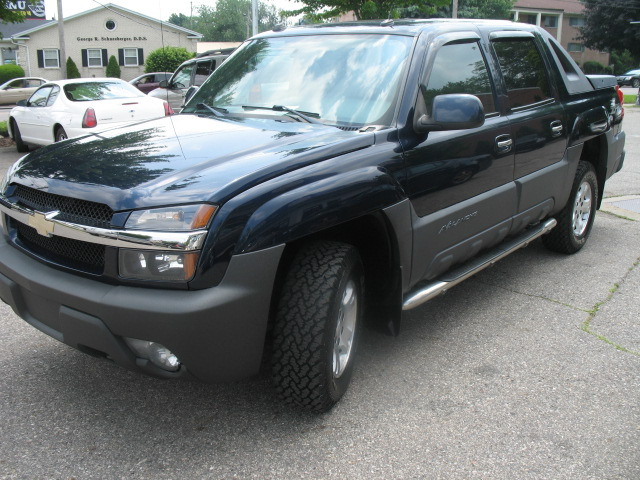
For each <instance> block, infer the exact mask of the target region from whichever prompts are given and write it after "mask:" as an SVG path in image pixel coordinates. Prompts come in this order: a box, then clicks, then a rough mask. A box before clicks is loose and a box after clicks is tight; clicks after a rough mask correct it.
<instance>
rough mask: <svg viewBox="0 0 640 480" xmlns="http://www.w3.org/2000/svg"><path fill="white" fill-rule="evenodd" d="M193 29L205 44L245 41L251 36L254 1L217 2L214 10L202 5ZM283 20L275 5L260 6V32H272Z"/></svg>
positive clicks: (223, 0) (259, 4)
mask: <svg viewBox="0 0 640 480" xmlns="http://www.w3.org/2000/svg"><path fill="white" fill-rule="evenodd" d="M193 20H194V24H193V30H195V31H197V32H199V33H202V34H203V35H204V37H203V38H202V41H204V42H242V41H243V40H245V39H247V38H248V37H250V36H251V0H218V2H217V3H216V6H215V8H214V7H209V6H207V5H202V6H201V7H199V8H198V16H197V17H194V19H193ZM283 21H284V18H283V17H282V15H281V13H280V12H278V10H277V9H276V7H275V6H273V5H268V4H266V3H263V2H259V3H258V31H259V32H264V31H266V30H272V29H273V28H274V27H275V26H276V25H277V24H278V23H282V22H283Z"/></svg>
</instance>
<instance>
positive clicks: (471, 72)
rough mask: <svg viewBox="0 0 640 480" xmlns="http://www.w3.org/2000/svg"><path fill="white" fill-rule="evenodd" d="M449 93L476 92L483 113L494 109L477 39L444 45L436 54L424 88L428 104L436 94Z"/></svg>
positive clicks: (487, 75) (429, 105)
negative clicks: (471, 41)
mask: <svg viewBox="0 0 640 480" xmlns="http://www.w3.org/2000/svg"><path fill="white" fill-rule="evenodd" d="M424 80H425V79H423V83H424ZM450 93H469V94H471V95H475V96H477V97H478V98H479V99H480V101H481V102H482V105H483V107H484V111H485V113H491V112H495V111H496V108H495V103H494V101H493V93H492V89H491V82H490V80H489V73H488V72H487V65H486V64H485V61H484V57H483V56H482V52H481V51H480V47H479V46H478V43H477V42H473V43H459V44H452V45H445V46H444V47H442V48H441V49H440V50H439V51H438V53H437V54H436V58H435V60H434V62H433V67H432V68H431V72H430V74H429V83H428V84H427V88H426V91H423V95H424V96H425V100H426V102H427V106H428V108H429V109H430V108H431V103H432V101H433V98H434V97H435V96H436V95H445V94H450Z"/></svg>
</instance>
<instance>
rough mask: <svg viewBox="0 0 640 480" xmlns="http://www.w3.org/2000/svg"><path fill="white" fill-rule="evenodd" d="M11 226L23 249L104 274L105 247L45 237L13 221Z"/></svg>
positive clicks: (68, 264)
mask: <svg viewBox="0 0 640 480" xmlns="http://www.w3.org/2000/svg"><path fill="white" fill-rule="evenodd" d="M11 226H12V227H13V228H15V230H16V233H17V237H18V240H19V241H20V243H21V244H22V245H23V247H24V248H26V249H27V250H29V251H31V252H33V253H34V254H36V255H38V256H39V257H41V258H44V259H46V260H49V261H52V262H54V263H57V264H60V265H64V266H66V267H70V268H74V269H77V270H82V271H85V272H88V273H93V274H98V275H100V274H102V273H103V272H104V253H105V247H104V245H96V244H94V243H88V242H81V241H79V240H72V239H70V238H64V237H55V236H54V237H45V236H42V235H40V234H39V233H38V232H36V230H35V228H32V227H29V226H28V225H24V224H22V223H20V222H17V221H15V220H11Z"/></svg>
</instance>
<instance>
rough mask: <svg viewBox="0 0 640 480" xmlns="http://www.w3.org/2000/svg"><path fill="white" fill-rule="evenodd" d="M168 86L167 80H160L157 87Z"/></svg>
mask: <svg viewBox="0 0 640 480" xmlns="http://www.w3.org/2000/svg"><path fill="white" fill-rule="evenodd" d="M168 86H169V80H162V81H161V82H160V83H159V84H158V87H160V88H167V87H168Z"/></svg>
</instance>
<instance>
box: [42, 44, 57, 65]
mask: <svg viewBox="0 0 640 480" xmlns="http://www.w3.org/2000/svg"><path fill="white" fill-rule="evenodd" d="M42 53H43V55H44V68H60V54H59V52H58V49H57V48H45V49H44V50H43V52H42Z"/></svg>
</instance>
